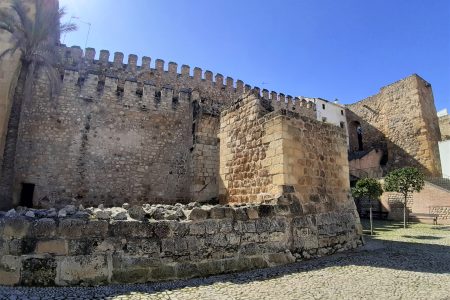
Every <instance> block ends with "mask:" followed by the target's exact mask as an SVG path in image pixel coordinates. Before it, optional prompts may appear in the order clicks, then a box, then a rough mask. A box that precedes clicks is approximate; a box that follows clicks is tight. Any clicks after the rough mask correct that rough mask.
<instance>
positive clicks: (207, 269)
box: [196, 260, 224, 276]
mask: <svg viewBox="0 0 450 300" xmlns="http://www.w3.org/2000/svg"><path fill="white" fill-rule="evenodd" d="M196 265H197V270H198V275H197V276H211V275H216V274H220V273H222V272H223V271H224V266H223V262H222V261H221V260H215V261H203V262H199V263H197V264H196Z"/></svg>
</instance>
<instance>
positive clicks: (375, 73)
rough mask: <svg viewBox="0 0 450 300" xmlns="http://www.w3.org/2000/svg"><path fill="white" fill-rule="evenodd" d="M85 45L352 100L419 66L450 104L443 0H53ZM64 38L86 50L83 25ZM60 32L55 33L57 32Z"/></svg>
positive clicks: (447, 18) (439, 100)
mask: <svg viewBox="0 0 450 300" xmlns="http://www.w3.org/2000/svg"><path fill="white" fill-rule="evenodd" d="M60 5H61V6H65V7H66V10H67V18H66V19H68V18H70V16H72V15H73V16H76V17H78V18H80V20H82V21H84V22H90V23H91V32H90V35H89V40H88V43H87V45H88V47H93V48H95V49H96V50H97V56H98V53H99V51H100V50H101V49H107V50H109V51H110V52H111V57H112V53H113V52H115V51H121V52H123V53H124V54H125V56H127V55H128V54H131V53H132V54H137V55H138V56H139V58H140V57H142V56H144V55H146V56H150V57H151V58H152V66H153V64H154V61H155V59H156V58H161V59H164V60H165V61H166V62H169V61H174V62H176V63H178V65H179V67H180V66H181V65H182V64H187V65H190V66H191V72H192V69H193V67H195V66H198V67H201V68H202V69H203V70H211V71H213V72H214V73H216V72H218V73H221V74H223V75H224V76H230V77H233V78H234V79H235V80H236V79H241V80H243V81H244V82H245V83H247V84H250V85H252V86H259V87H260V88H267V89H269V90H275V91H277V92H282V93H285V94H290V95H293V96H297V95H303V96H309V97H322V98H325V99H329V100H334V99H335V98H338V99H339V100H340V102H341V103H353V102H356V101H358V100H361V99H363V98H366V97H368V96H370V95H373V94H376V93H377V92H378V90H379V88H381V87H382V86H384V85H387V84H389V83H392V82H394V81H397V80H399V79H401V78H404V77H406V76H409V75H411V74H413V73H417V74H419V75H420V76H422V77H423V78H424V79H425V80H427V81H428V82H430V83H431V84H432V86H433V92H434V98H435V103H436V108H437V109H438V110H439V109H442V108H445V107H448V108H449V109H450V1H448V0H428V1H426V0H372V1H361V0H339V1H338V0H301V1H300V0H297V1H294V0H292V1H290V0H286V1H283V0H278V1H275V0H273V1H264V0H259V1H257V0H246V1H232V0H227V1H216V0H173V1H172V0H60ZM74 21H76V22H78V24H79V30H78V31H77V32H75V33H70V34H68V35H67V36H66V37H65V41H64V42H65V44H67V45H69V46H71V45H79V46H81V47H82V48H84V45H85V40H86V35H87V29H88V26H87V25H86V24H85V23H82V22H79V21H78V20H74ZM63 38H64V37H61V39H63Z"/></svg>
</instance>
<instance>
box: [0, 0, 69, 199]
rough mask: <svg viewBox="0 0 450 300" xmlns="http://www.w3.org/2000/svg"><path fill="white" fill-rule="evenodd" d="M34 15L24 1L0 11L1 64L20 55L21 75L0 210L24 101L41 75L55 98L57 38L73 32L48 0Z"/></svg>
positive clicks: (8, 189)
mask: <svg viewBox="0 0 450 300" xmlns="http://www.w3.org/2000/svg"><path fill="white" fill-rule="evenodd" d="M33 4H34V5H35V13H34V15H30V14H28V13H27V8H26V6H25V4H24V1H20V0H13V2H12V5H11V8H10V9H3V10H0V30H3V31H6V32H8V33H9V34H10V39H11V47H10V48H8V49H6V50H5V51H3V52H2V53H0V61H2V60H3V59H4V58H5V57H6V56H7V55H13V54H14V53H16V52H19V53H20V62H21V66H20V68H21V69H20V72H19V77H18V80H17V85H16V90H15V93H14V96H13V100H12V104H11V112H10V116H9V120H8V130H7V134H6V143H5V149H4V153H3V162H2V166H1V167H2V169H1V178H0V201H1V202H0V207H1V206H3V207H7V206H10V205H11V204H12V190H13V184H14V177H15V174H14V169H15V156H16V147H17V139H18V133H19V124H20V115H21V112H22V105H23V103H24V102H29V101H31V97H32V88H33V82H34V81H35V79H36V75H37V74H38V72H43V74H45V76H46V77H47V78H48V80H49V83H50V95H49V98H52V97H54V96H56V95H57V93H58V92H59V88H60V85H61V79H60V76H59V72H58V70H57V69H56V68H55V67H56V66H57V65H58V64H59V59H60V55H59V53H58V47H57V46H58V44H59V35H60V34H61V33H65V32H70V31H73V30H76V26H75V24H72V23H65V24H61V22H60V20H61V18H62V17H63V16H64V14H65V12H64V9H57V8H56V7H51V6H52V5H51V1H43V0H35V1H34V3H33Z"/></svg>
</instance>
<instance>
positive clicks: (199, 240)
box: [0, 203, 362, 286]
mask: <svg viewBox="0 0 450 300" xmlns="http://www.w3.org/2000/svg"><path fill="white" fill-rule="evenodd" d="M124 207H125V206H124ZM361 244H362V241H361V226H360V224H359V218H358V216H357V214H356V213H355V212H352V211H348V212H329V213H318V214H314V215H312V214H310V215H299V214H298V211H297V208H296V205H295V204H256V205H241V206H234V207H230V206H228V205H225V206H223V205H215V206H211V205H207V206H200V205H199V204H198V203H190V204H188V205H182V204H177V205H175V206H170V205H152V206H150V205H144V207H142V206H131V207H127V209H125V208H120V207H116V208H112V209H110V208H95V209H94V208H86V209H84V208H80V209H78V208H75V207H74V206H67V207H65V208H64V209H61V210H60V211H56V210H55V209H50V210H36V209H25V210H22V211H18V212H17V213H8V214H7V215H5V216H3V215H0V284H3V285H31V286H46V285H60V286H67V285H99V284H107V283H139V282H148V281H161V280H173V279H184V278H191V277H199V276H208V275H215V274H221V273H229V272H237V271H244V270H250V269H254V268H264V267H270V266H276V265H282V264H287V263H290V262H294V261H302V260H306V259H310V258H315V257H320V256H323V255H328V254H332V253H335V252H341V251H344V250H349V249H352V248H355V247H357V246H359V245H361Z"/></svg>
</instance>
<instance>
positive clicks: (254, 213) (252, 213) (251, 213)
mask: <svg viewBox="0 0 450 300" xmlns="http://www.w3.org/2000/svg"><path fill="white" fill-rule="evenodd" d="M246 212H247V216H248V218H249V219H250V220H254V219H258V218H259V213H258V210H257V209H256V208H254V207H248V208H247V210H246Z"/></svg>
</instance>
